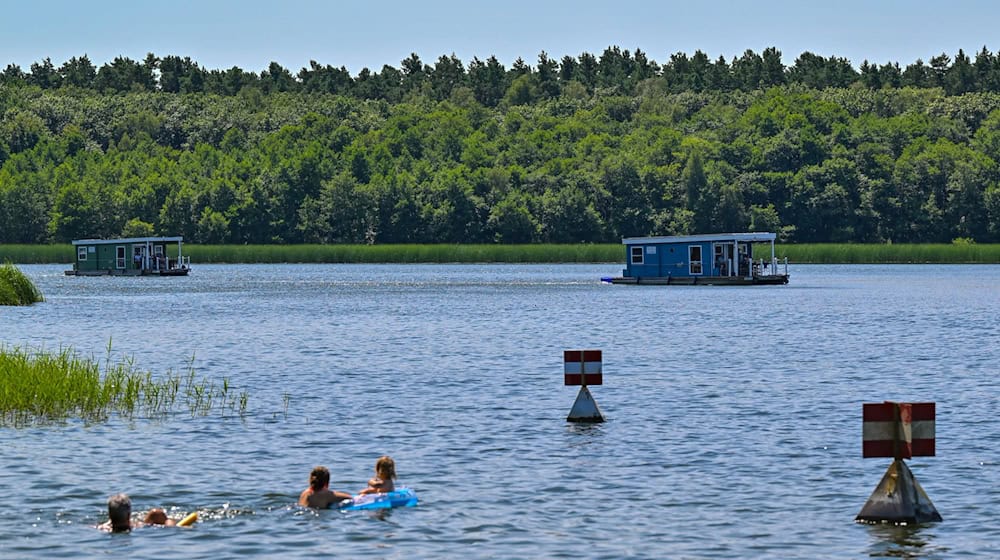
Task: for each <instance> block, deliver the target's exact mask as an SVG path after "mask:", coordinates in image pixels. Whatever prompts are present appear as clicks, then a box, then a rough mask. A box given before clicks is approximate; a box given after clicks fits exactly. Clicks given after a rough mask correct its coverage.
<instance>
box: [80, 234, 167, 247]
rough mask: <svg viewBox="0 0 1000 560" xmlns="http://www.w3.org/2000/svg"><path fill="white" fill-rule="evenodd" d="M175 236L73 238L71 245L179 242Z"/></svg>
mask: <svg viewBox="0 0 1000 560" xmlns="http://www.w3.org/2000/svg"><path fill="white" fill-rule="evenodd" d="M183 240H184V238H183V237H180V236H177V237H121V238H118V239H74V240H73V245H121V244H122V243H180V242H181V241H183Z"/></svg>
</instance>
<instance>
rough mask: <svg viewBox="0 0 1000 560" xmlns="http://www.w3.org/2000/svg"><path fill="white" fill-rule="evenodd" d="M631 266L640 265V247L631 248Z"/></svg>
mask: <svg viewBox="0 0 1000 560" xmlns="http://www.w3.org/2000/svg"><path fill="white" fill-rule="evenodd" d="M632 264H642V247H632Z"/></svg>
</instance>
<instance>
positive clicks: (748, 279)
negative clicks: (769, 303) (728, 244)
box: [601, 274, 788, 286]
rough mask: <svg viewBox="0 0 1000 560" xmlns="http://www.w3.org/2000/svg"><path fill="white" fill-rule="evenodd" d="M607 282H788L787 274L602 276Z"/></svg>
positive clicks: (659, 284)
mask: <svg viewBox="0 0 1000 560" xmlns="http://www.w3.org/2000/svg"><path fill="white" fill-rule="evenodd" d="M601 280H602V281H604V282H606V283H608V284H633V285H648V286H768V285H771V286H773V285H780V284H787V283H788V275H787V274H777V275H770V276H752V277H743V276H689V277H679V278H675V277H671V276H637V277H625V276H618V277H614V278H611V277H608V278H602V279H601Z"/></svg>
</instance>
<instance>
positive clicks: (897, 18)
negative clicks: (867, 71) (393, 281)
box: [0, 0, 1000, 74]
mask: <svg viewBox="0 0 1000 560" xmlns="http://www.w3.org/2000/svg"><path fill="white" fill-rule="evenodd" d="M9 4H12V5H7V6H5V7H4V8H3V9H2V10H0V67H5V66H6V65H7V64H11V63H14V64H19V65H20V66H21V67H22V68H23V69H24V70H28V68H29V66H30V65H31V63H32V62H39V61H41V60H43V59H45V58H46V57H49V58H51V59H52V62H53V63H54V64H55V65H56V66H59V65H61V64H62V63H63V62H65V61H66V60H68V59H69V58H70V57H73V56H80V55H83V54H86V55H87V56H89V57H90V60H91V61H92V62H94V63H95V64H96V65H98V66H100V65H101V64H103V63H105V62H109V61H111V60H112V59H114V58H115V57H116V56H126V57H129V58H132V59H136V60H139V59H142V58H144V57H145V55H146V53H148V52H153V53H155V54H157V55H159V56H163V55H167V54H172V55H179V56H190V57H191V58H192V59H193V60H195V61H196V62H198V63H199V64H200V65H201V66H202V67H205V68H208V69H222V68H230V67H232V66H239V67H240V68H242V69H244V70H248V71H254V72H259V71H261V70H263V69H265V68H267V66H268V64H269V63H270V62H271V61H275V62H278V63H279V64H281V65H282V66H285V67H286V68H288V69H290V70H291V71H292V72H293V73H295V72H297V71H298V70H299V69H300V68H302V67H304V66H308V64H309V61H310V60H316V61H317V62H319V63H321V64H331V65H333V66H337V67H339V66H345V67H347V69H348V70H349V71H350V72H351V74H357V72H358V71H359V70H361V68H363V67H369V68H371V69H372V70H378V69H380V68H381V67H382V65H383V64H389V65H392V66H397V67H398V66H399V62H400V61H401V60H402V59H403V58H405V57H407V56H409V54H410V53H411V52H415V53H417V54H418V55H419V56H420V57H421V59H423V60H424V62H426V63H433V62H434V61H435V60H436V59H437V58H438V57H439V56H441V55H450V54H452V53H454V54H455V55H456V56H458V57H459V58H460V59H461V60H462V61H463V62H465V63H468V62H469V61H470V60H472V57H473V56H478V57H479V58H480V59H485V58H487V57H489V56H490V55H495V56H496V57H497V58H498V59H499V60H500V61H501V62H502V63H503V64H505V65H507V66H509V65H510V64H511V63H512V62H513V61H514V60H515V59H516V58H518V57H522V58H523V59H524V60H525V61H526V62H528V63H529V64H532V65H533V64H535V63H536V61H537V57H538V53H540V52H541V51H545V52H547V53H548V54H549V56H550V57H553V58H557V59H558V58H561V57H562V56H564V55H572V56H577V55H579V54H580V53H582V52H585V51H586V52H590V53H592V54H595V55H600V53H601V52H603V50H604V49H605V48H606V47H607V46H609V45H618V46H620V47H621V48H623V49H628V50H630V51H634V50H635V49H636V48H637V47H638V48H640V49H642V50H643V51H645V52H646V53H647V56H649V57H650V58H652V59H654V60H656V61H657V62H661V63H662V62H665V61H667V60H668V59H669V56H670V55H671V54H673V53H676V52H678V51H682V52H685V53H687V54H689V55H690V54H693V53H694V51H695V50H698V49H700V50H702V51H703V52H705V53H706V54H708V55H709V57H711V58H713V59H715V58H717V57H718V56H720V55H722V56H725V57H726V59H727V60H731V59H732V58H733V57H734V56H739V55H741V54H742V53H743V52H744V51H745V50H746V49H753V50H754V51H756V52H758V53H760V52H761V51H762V50H763V49H765V48H766V47H771V46H773V47H777V48H778V50H780V51H781V52H782V55H783V58H784V61H785V64H786V65H791V64H792V63H793V62H794V61H795V58H796V57H797V56H798V55H799V54H801V53H802V52H803V51H810V52H813V53H815V54H819V55H822V56H831V55H836V56H842V57H845V58H847V59H849V60H850V61H851V62H852V63H853V64H854V66H855V67H857V66H859V65H860V64H861V62H862V61H863V60H865V59H867V60H869V61H871V62H877V63H885V62H890V61H892V62H899V63H900V65H901V66H904V67H905V66H906V65H907V64H910V63H912V62H913V61H915V60H916V59H918V58H920V59H923V60H924V61H925V62H926V61H927V60H928V59H930V57H932V56H935V55H937V54H940V53H942V52H944V53H946V54H948V55H949V56H954V54H955V53H957V52H958V50H959V49H964V50H965V52H966V53H967V54H969V55H970V57H974V55H975V53H976V52H978V51H979V50H980V49H981V48H982V47H983V46H986V47H987V48H988V49H989V50H990V51H991V52H994V53H996V52H997V51H1000V25H998V23H1000V2H993V1H988V0H952V1H950V2H942V1H936V2H932V1H928V0H909V1H903V0H870V1H862V0H827V1H823V2H812V1H792V0H756V1H737V0H708V1H705V0H689V1H684V2H677V1H674V0H662V1H642V0H638V1H637V0H632V1H628V2H624V1H618V2H614V1H608V0H602V1H593V0H576V1H564V0H553V1H546V0H534V1H529V0H492V1H477V0H466V1H459V0H422V1H421V0H412V1H398V0H385V1H377V0H371V1H368V2H335V1H321V0H283V1H264V0H242V1H236V0H173V1H169V2H167V1H153V0H105V1H102V0H92V1H89V2H88V1H83V0H51V1H49V0H30V1H29V0H16V1H13V2H10V3H9Z"/></svg>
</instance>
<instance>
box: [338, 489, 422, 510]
mask: <svg viewBox="0 0 1000 560" xmlns="http://www.w3.org/2000/svg"><path fill="white" fill-rule="evenodd" d="M415 505H417V494H416V493H415V492H414V491H413V490H411V489H409V488H400V489H398V490H393V491H392V492H386V493H384V494H363V495H361V496H355V497H354V498H353V499H351V500H344V501H343V502H341V506H340V510H341V511H360V510H365V509H388V508H397V507H411V506H415Z"/></svg>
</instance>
